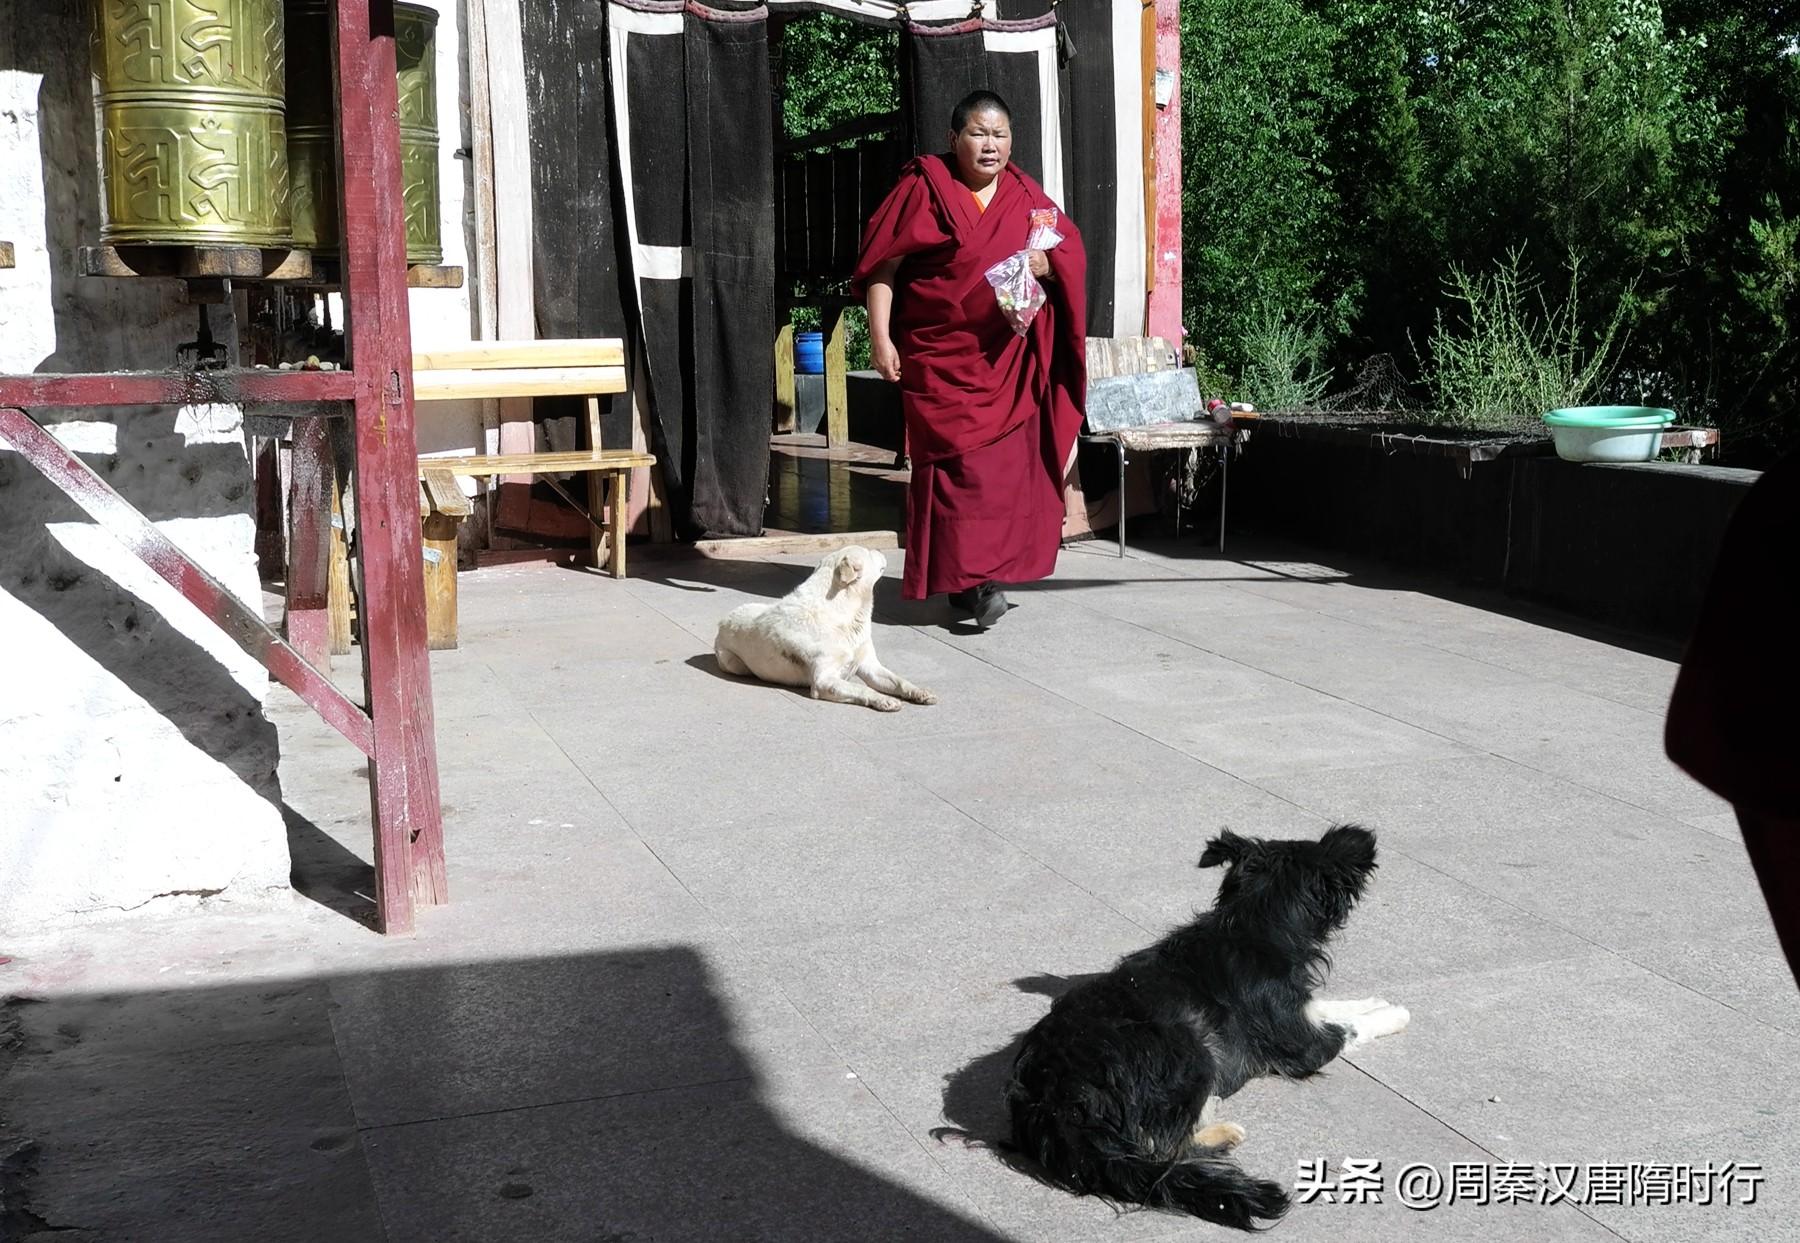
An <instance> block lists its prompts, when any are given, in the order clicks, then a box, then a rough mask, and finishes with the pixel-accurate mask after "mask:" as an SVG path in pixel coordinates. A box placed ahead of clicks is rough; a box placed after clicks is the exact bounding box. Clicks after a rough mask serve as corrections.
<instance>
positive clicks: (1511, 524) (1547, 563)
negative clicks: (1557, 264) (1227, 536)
mask: <svg viewBox="0 0 1800 1243" xmlns="http://www.w3.org/2000/svg"><path fill="white" fill-rule="evenodd" d="M1758 477H1759V472H1757V471H1749V470H1734V469H1730V468H1727V467H1718V466H1688V465H1681V464H1676V463H1667V462H1645V463H1638V464H1633V465H1618V466H1614V465H1602V464H1579V463H1574V462H1565V461H1563V460H1562V459H1561V458H1558V457H1556V456H1554V455H1534V454H1532V453H1529V452H1516V453H1509V454H1505V455H1502V456H1498V457H1495V458H1492V459H1489V460H1477V461H1473V462H1471V463H1469V464H1467V465H1466V466H1462V465H1459V464H1458V463H1457V462H1456V461H1454V460H1453V459H1452V458H1450V457H1446V456H1441V455H1432V454H1422V453H1418V452H1388V451H1385V450H1384V448H1383V447H1382V446H1380V445H1376V444H1374V443H1353V442H1351V441H1348V440H1342V441H1336V442H1334V441H1331V440H1329V439H1327V438H1325V437H1305V438H1290V437H1280V436H1260V435H1256V436H1253V437H1252V439H1251V441H1250V443H1249V445H1248V446H1247V448H1246V451H1245V453H1244V456H1243V459H1242V461H1241V463H1239V464H1236V465H1234V466H1233V467H1232V516H1233V519H1234V525H1241V526H1242V527H1243V528H1245V529H1246V530H1248V531H1251V532H1266V533H1270V534H1279V535H1283V536H1286V537H1288V538H1291V539H1296V540H1301V541H1304V542H1307V543H1313V544H1317V545H1319V546H1320V547H1324V548H1333V549H1339V550H1342V551H1345V552H1350V553H1354V554H1357V555H1360V556H1366V557H1373V558H1377V559H1379V560H1384V561H1388V562H1392V563H1394V564H1398V565H1405V566H1408V567H1410V568H1414V569H1421V570H1426V571H1429V572H1435V573H1439V574H1445V575H1448V576H1450V577H1451V578H1454V579H1456V580H1457V581H1458V582H1462V583H1467V584H1474V585H1481V586H1489V587H1502V588H1504V589H1505V590H1506V591H1508V592H1510V593H1512V594H1515V595H1518V596H1521V597H1524V598H1528V599H1532V600H1535V601H1539V602H1542V603H1545V604H1549V605H1552V606H1553V607H1556V608H1560V609H1565V610H1567V611H1568V612H1570V613H1573V614H1576V615H1578V616H1580V617H1583V618H1586V619H1589V620H1592V621H1598V622H1602V623H1605V624H1608V625H1613V626H1619V627H1622V628H1625V629H1629V630H1637V631H1641V632H1644V633H1647V634H1655V635H1660V636H1666V637H1671V638H1676V639H1682V638H1685V637H1686V636H1687V633H1688V631H1689V629H1690V628H1691V627H1692V625H1693V622H1694V619H1695V617H1697V616H1698V614H1699V608H1700V601H1701V599H1702V598H1703V597H1704V595H1705V592H1706V588H1707V584H1708V582H1709V580H1710V578H1711V574H1712V566H1713V562H1714V560H1715V559H1716V558H1717V556H1718V550H1719V544H1720V541H1721V540H1722V539H1723V538H1724V534H1725V526H1726V524H1727V523H1728V522H1729V521H1730V518H1731V514H1732V512H1733V511H1734V510H1735V509H1736V507H1737V504H1738V502H1739V501H1740V500H1742V499H1743V496H1744V494H1745V493H1746V492H1748V491H1749V489H1750V487H1751V485H1752V484H1754V483H1755V482H1756V480H1757V478H1758Z"/></svg>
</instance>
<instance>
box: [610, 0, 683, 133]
mask: <svg viewBox="0 0 1800 1243" xmlns="http://www.w3.org/2000/svg"><path fill="white" fill-rule="evenodd" d="M686 16H687V15H686V14H684V13H679V12H676V13H646V12H644V10H642V9H628V8H626V7H625V6H624V5H622V4H609V5H607V6H606V28H607V31H608V32H609V33H610V34H611V35H612V36H613V51H614V52H616V53H619V54H621V55H622V54H623V51H624V49H623V45H622V44H621V42H620V40H619V36H620V35H624V34H634V35H678V34H680V33H681V32H682V31H683V30H684V29H685V28H686V27H685V24H684V23H685V20H686ZM621 115H623V114H621Z"/></svg>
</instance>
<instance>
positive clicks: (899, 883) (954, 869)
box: [653, 798, 1069, 945]
mask: <svg viewBox="0 0 1800 1243" xmlns="http://www.w3.org/2000/svg"><path fill="white" fill-rule="evenodd" d="M653 840H654V844H655V847H656V851H657V856H658V858H659V859H660V860H661V861H662V862H663V863H664V864H665V865H666V866H667V867H668V868H669V869H670V870H671V871H672V872H673V873H674V875H675V876H676V877H678V878H679V879H680V882H681V884H682V885H683V886H684V887H685V888H686V889H687V891H688V892H690V893H692V894H693V895H694V897H695V898H696V899H698V900H699V901H700V902H701V903H702V904H703V905H704V906H705V907H706V908H707V909H708V910H709V911H711V912H712V914H713V915H714V916H716V917H717V918H718V919H719V920H720V921H721V923H723V924H724V925H725V926H726V927H728V928H730V929H732V930H733V931H735V932H737V933H739V934H742V935H744V936H746V937H753V938H755V939H756V940H757V941H758V942H759V943H761V944H765V945H767V944H779V943H780V942H782V941H783V940H785V939H788V938H790V937H795V936H806V937H810V936H814V935H816V934H817V933H818V932H819V931H820V930H823V929H826V928H843V927H847V926H855V925H862V924H870V923H879V922H882V921H886V920H891V919H904V918H908V917H912V916H916V915H918V914H920V913H922V912H929V913H930V914H931V917H932V918H933V919H935V920H938V921H944V920H954V919H958V918H964V917H969V916H979V915H980V914H982V913H983V911H984V908H985V907H986V906H987V905H988V904H989V903H990V902H992V901H995V900H1004V899H1005V898H1006V897H1007V896H1008V895H1009V894H1011V895H1019V894H1030V895H1034V896H1038V897H1041V898H1042V900H1044V901H1048V902H1054V901H1056V900H1057V898H1058V895H1059V894H1060V893H1061V892H1062V891H1063V890H1065V889H1067V888H1068V887H1069V886H1068V884H1067V882H1065V881H1064V880H1062V878H1061V877H1059V876H1057V875H1056V874H1055V873H1054V872H1052V871H1050V870H1049V869H1048V868H1046V867H1044V866H1043V865H1042V864H1041V863H1039V862H1037V861H1036V860H1035V859H1033V858H1032V857H1031V856H1030V855H1028V854H1026V853H1025V852H1023V851H1021V850H1020V849H1018V848H1017V847H1015V846H1013V845H1011V844H1010V843H1008V842H1007V841H1006V840H1005V839H1004V838H1001V837H999V836H997V835H995V834H994V833H992V832H990V831H989V830H987V829H986V828H984V827H983V826H981V825H980V824H977V823H976V822H974V821H972V820H970V819H969V818H968V817H966V816H964V815H962V814H961V813H960V812H958V811H956V810H955V809H954V808H952V807H950V806H948V805H947V804H944V803H942V802H939V801H937V800H935V799H930V798H925V799H921V800H918V801H916V802H914V803H913V805H912V806H910V807H909V808H908V809H907V810H906V813H905V815H904V816H899V815H895V814H893V812H892V811H891V810H888V811H887V812H886V814H880V813H879V812H875V811H874V810H873V809H867V808H865V809H864V810H863V811H862V813H861V814H854V813H852V814H847V815H842V816H836V817H832V818H829V819H825V820H815V819H799V818H787V817H783V818H780V819H771V820H767V821H764V822H762V823H758V824H754V825H742V824H739V825H732V826H728V827H720V828H718V829H716V830H714V831H712V832H703V833H670V834H665V835H661V836H658V837H656V838H654V839H653Z"/></svg>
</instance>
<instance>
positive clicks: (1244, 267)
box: [1181, 0, 1355, 375]
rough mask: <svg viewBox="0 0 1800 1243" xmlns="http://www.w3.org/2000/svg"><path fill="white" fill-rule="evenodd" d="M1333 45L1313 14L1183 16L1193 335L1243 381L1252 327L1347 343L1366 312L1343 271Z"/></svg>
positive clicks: (1267, 6)
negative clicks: (1332, 123)
mask: <svg viewBox="0 0 1800 1243" xmlns="http://www.w3.org/2000/svg"><path fill="white" fill-rule="evenodd" d="M1333 37H1334V32H1333V29H1332V27H1331V25H1330V22H1329V20H1328V19H1327V18H1326V16H1325V15H1323V14H1321V13H1317V12H1311V11H1309V10H1308V6H1307V5H1306V4H1303V3H1301V2H1300V0H1184V3H1183V4H1182V6H1181V46H1182V95H1181V134H1182V171H1183V178H1182V183H1183V184H1182V217H1183V219H1182V229H1183V237H1184V244H1183V250H1184V255H1183V295H1184V304H1185V307H1186V315H1185V318H1186V326H1187V328H1188V330H1189V332H1190V334H1191V336H1190V338H1189V343H1190V344H1191V345H1193V346H1194V347H1195V348H1196V350H1197V351H1198V352H1200V353H1201V354H1202V355H1204V356H1205V358H1206V360H1207V362H1208V363H1209V364H1211V365H1213V366H1217V367H1223V368H1224V369H1225V370H1226V371H1227V372H1229V373H1230V374H1233V375H1237V374H1241V373H1242V371H1243V369H1244V367H1245V365H1246V362H1247V361H1248V359H1247V355H1246V349H1245V332H1246V327H1247V326H1248V325H1250V324H1253V323H1254V324H1258V325H1263V326H1267V325H1269V324H1271V323H1275V324H1281V323H1287V324H1300V323H1310V322H1318V323H1321V324H1322V325H1323V327H1324V328H1325V329H1326V332H1327V333H1328V334H1329V335H1330V336H1332V337H1335V336H1337V335H1339V334H1340V333H1341V332H1342V331H1343V329H1344V327H1345V325H1346V323H1347V321H1348V320H1349V318H1350V315H1351V312H1352V310H1353V308H1354V302H1355V295H1354V291H1353V290H1352V289H1350V288H1349V287H1348V285H1347V282H1346V276H1347V268H1346V265H1345V264H1344V263H1342V262H1341V261H1340V260H1338V259H1337V258H1336V257H1335V247H1336V243H1337V239H1338V238H1339V236H1340V235H1341V232H1342V229H1341V219H1340V213H1339V211H1338V204H1337V195H1336V191H1335V188H1334V185H1333V176H1332V163H1331V155H1332V152H1331V149H1330V138H1329V129H1328V121H1329V119H1330V117H1331V115H1332V113H1333V110H1334V109H1335V108H1337V107H1339V106H1340V104H1341V97H1342V95H1343V91H1342V88H1341V87H1340V86H1339V85H1338V84H1337V83H1336V82H1335V80H1334V77H1333V74H1332V49H1333Z"/></svg>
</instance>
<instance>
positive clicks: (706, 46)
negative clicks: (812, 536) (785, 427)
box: [686, 9, 775, 535]
mask: <svg viewBox="0 0 1800 1243" xmlns="http://www.w3.org/2000/svg"><path fill="white" fill-rule="evenodd" d="M686 50H687V96H688V98H687V122H688V124H687V130H688V185H689V200H688V206H689V215H690V218H691V220H692V222H693V223H692V236H693V340H694V372H693V377H694V380H693V407H694V423H693V436H694V444H693V452H692V454H691V455H690V456H691V461H692V476H691V478H692V481H693V483H692V493H693V502H692V514H691V516H692V520H693V523H694V525H695V526H696V528H698V529H699V530H702V531H705V532H707V533H708V534H712V535H756V534H759V533H761V531H762V519H763V507H764V505H765V504H766V502H767V499H768V482H769V411H770V394H772V393H773V392H774V391H775V358H774V350H773V349H772V343H773V342H774V340H775V161H774V150H775V135H774V118H773V116H772V100H771V98H770V85H769V32H768V22H767V20H766V19H764V18H761V17H758V18H755V19H753V20H745V19H739V18H732V19H728V20H723V19H722V20H703V19H702V18H700V17H698V16H696V15H695V13H694V11H693V10H691V9H690V10H689V12H688V20H687V41H686Z"/></svg>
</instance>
